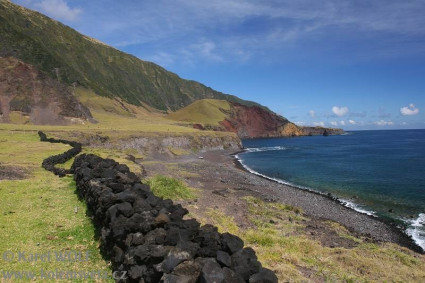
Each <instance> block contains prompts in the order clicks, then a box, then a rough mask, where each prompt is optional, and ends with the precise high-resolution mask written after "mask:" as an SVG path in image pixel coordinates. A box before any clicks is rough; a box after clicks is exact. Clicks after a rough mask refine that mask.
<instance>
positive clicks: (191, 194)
mask: <svg viewBox="0 0 425 283" xmlns="http://www.w3.org/2000/svg"><path fill="white" fill-rule="evenodd" d="M147 183H148V184H149V186H150V187H151V190H152V192H153V193H154V194H155V195H156V196H159V197H162V198H164V199H172V200H182V199H194V198H195V197H196V193H195V190H194V189H192V188H189V187H188V186H187V185H186V184H185V183H183V181H180V180H178V179H175V178H171V177H166V176H162V175H157V176H155V177H153V178H150V179H148V180H147Z"/></svg>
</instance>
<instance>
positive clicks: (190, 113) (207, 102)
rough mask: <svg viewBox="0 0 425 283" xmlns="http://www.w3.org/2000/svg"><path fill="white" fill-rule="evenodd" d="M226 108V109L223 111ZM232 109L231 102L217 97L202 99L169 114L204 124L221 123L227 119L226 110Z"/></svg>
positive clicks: (179, 118)
mask: <svg viewBox="0 0 425 283" xmlns="http://www.w3.org/2000/svg"><path fill="white" fill-rule="evenodd" d="M223 110H224V111H223ZM229 110H230V104H229V102H227V101H225V100H217V99H202V100H198V101H195V102H194V103H192V104H190V105H189V106H186V107H185V108H183V109H180V110H178V111H176V112H174V113H171V114H169V115H168V118H170V119H172V120H176V121H184V122H191V123H200V124H204V125H214V126H216V125H219V122H221V121H223V120H224V119H226V117H227V114H226V113H225V111H229Z"/></svg>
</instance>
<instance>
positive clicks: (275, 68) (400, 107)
mask: <svg viewBox="0 0 425 283" xmlns="http://www.w3.org/2000/svg"><path fill="white" fill-rule="evenodd" d="M12 2H15V3H17V4H20V5H22V6H25V7H28V8H30V9H33V10H37V11H39V12H41V13H43V14H46V15H48V16H50V17H52V18H54V19H56V20H58V21H61V22H63V23H64V24H66V25H68V26H70V27H72V28H74V29H76V30H77V31H79V32H81V33H83V34H86V35H88V36H91V37H94V38H96V39H99V40H101V41H103V42H105V43H107V44H109V45H111V46H113V47H115V48H117V49H120V50H122V51H124V52H127V53H130V54H132V55H135V56H137V57H139V58H140V59H143V60H147V61H152V62H155V63H157V64H159V65H161V66H163V67H164V68H166V69H168V70H170V71H172V72H174V73H177V74H178V75H179V76H181V77H182V78H185V79H191V80H196V81H199V82H201V83H203V84H205V85H207V86H210V87H212V88H213V89H215V90H218V91H221V92H224V93H228V94H233V95H237V96H239V97H241V98H243V99H247V100H253V101H256V102H259V103H261V104H263V105H265V106H267V107H269V108H270V109H271V110H273V111H274V112H276V113H278V114H280V115H283V116H285V117H286V118H288V119H289V120H291V121H293V122H296V123H297V124H299V125H319V126H326V127H342V128H344V129H345V130H370V129H416V128H425V16H424V15H425V0H401V1H394V0H374V1H370V0H321V1H317V0H262V1H250V0H221V1H219V0H206V1H205V0H168V1H165V0H155V1H152V0H139V1H136V0H120V1H116V0H113V1H112V0H102V1H99V0H90V1H86V0H13V1H12Z"/></svg>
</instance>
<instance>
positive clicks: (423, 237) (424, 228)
mask: <svg viewBox="0 0 425 283" xmlns="http://www.w3.org/2000/svg"><path fill="white" fill-rule="evenodd" d="M406 233H407V234H408V235H409V236H410V237H412V239H413V240H414V241H415V243H416V244H417V245H418V246H420V247H421V248H422V249H423V250H424V251H425V213H420V214H419V216H418V218H416V219H415V220H411V221H410V226H409V228H407V230H406Z"/></svg>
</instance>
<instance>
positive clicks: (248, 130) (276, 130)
mask: <svg viewBox="0 0 425 283" xmlns="http://www.w3.org/2000/svg"><path fill="white" fill-rule="evenodd" d="M227 114H228V118H227V119H225V120H224V121H222V122H220V125H221V126H222V127H223V128H224V130H225V131H229V132H234V133H236V134H237V135H238V136H239V137H240V138H267V137H293V136H307V135H323V134H324V132H325V130H326V132H327V134H329V135H333V134H342V133H343V132H344V131H343V130H341V129H328V128H320V127H299V126H297V125H295V124H294V123H291V122H290V121H288V120H287V119H285V118H283V117H282V116H279V115H277V114H274V113H272V112H270V111H267V110H265V109H263V108H261V107H258V106H245V105H241V104H238V103H231V110H230V111H228V112H227Z"/></svg>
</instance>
